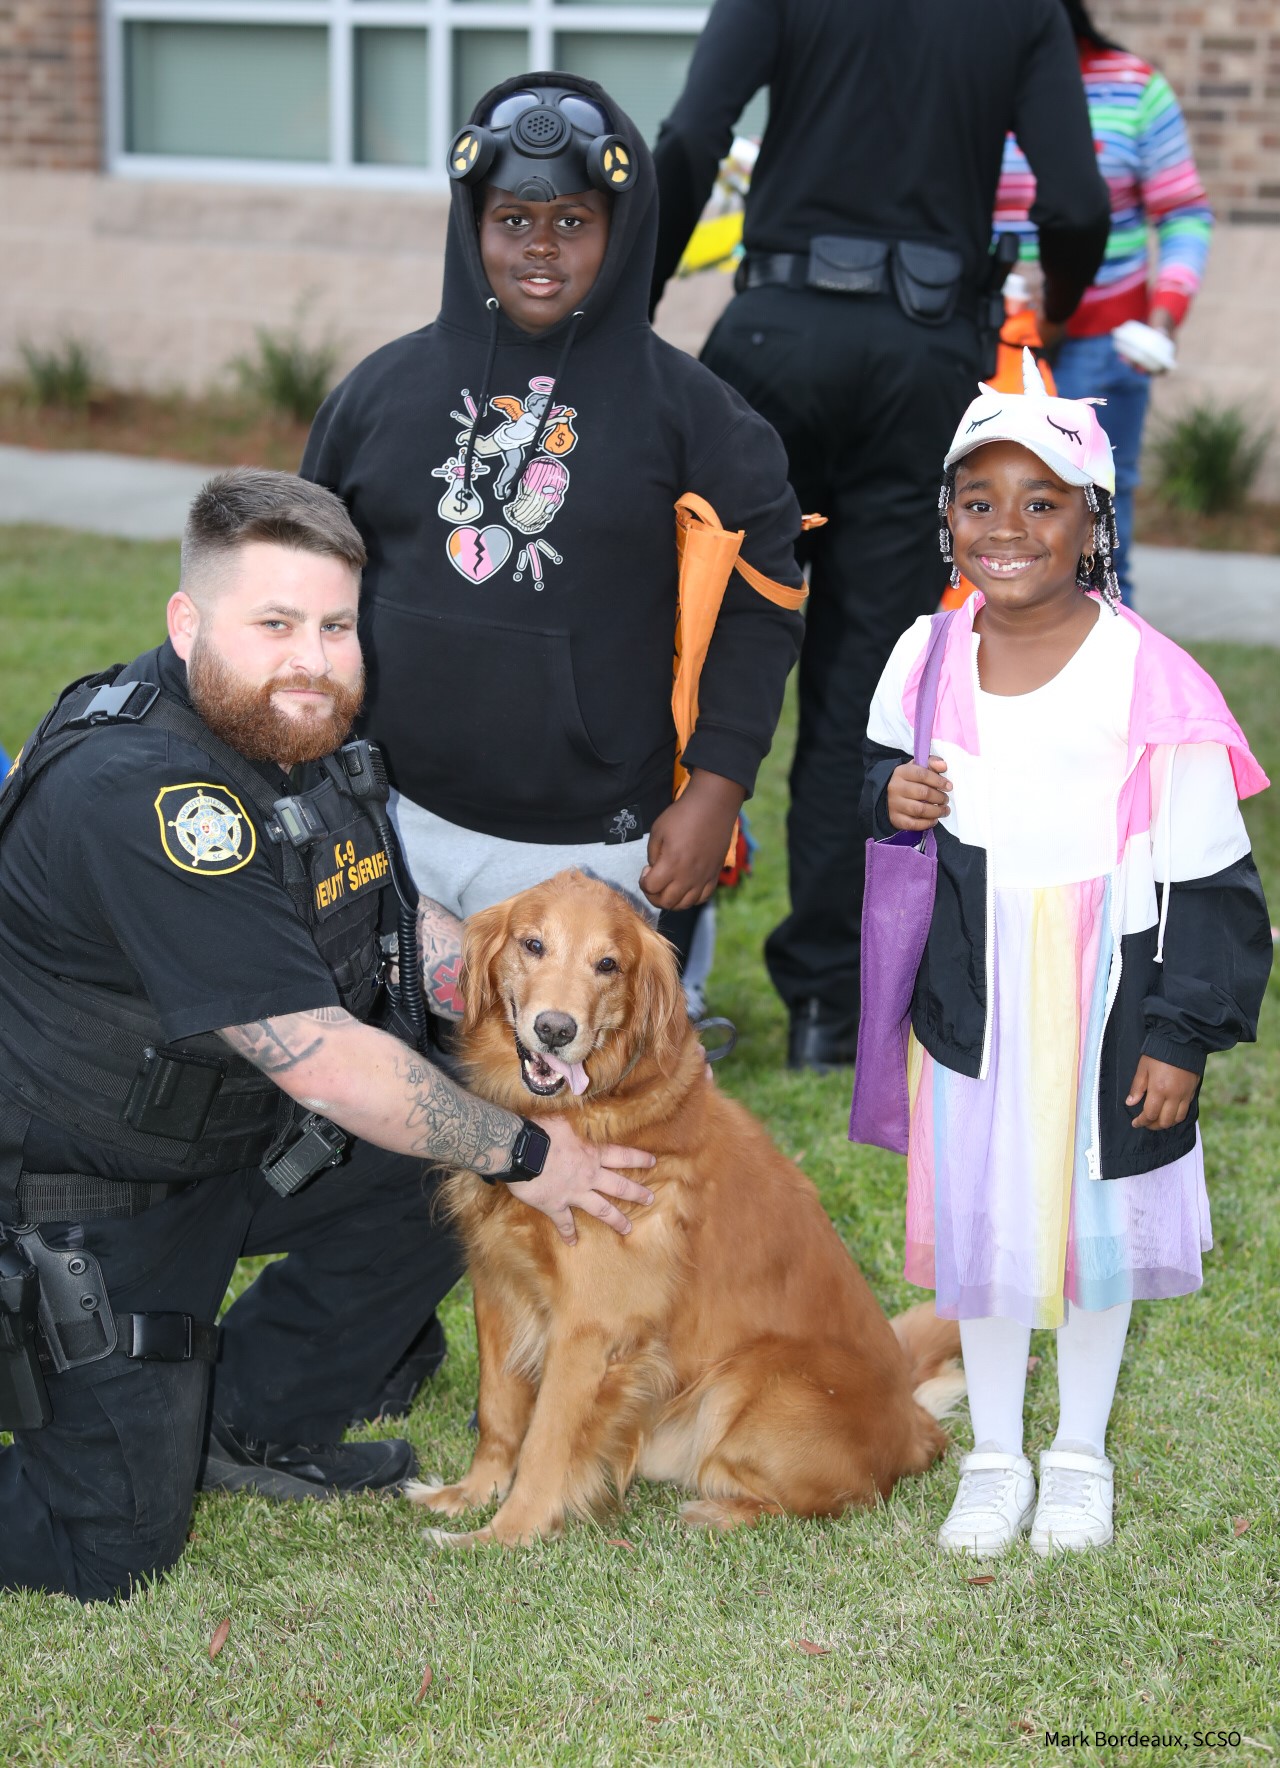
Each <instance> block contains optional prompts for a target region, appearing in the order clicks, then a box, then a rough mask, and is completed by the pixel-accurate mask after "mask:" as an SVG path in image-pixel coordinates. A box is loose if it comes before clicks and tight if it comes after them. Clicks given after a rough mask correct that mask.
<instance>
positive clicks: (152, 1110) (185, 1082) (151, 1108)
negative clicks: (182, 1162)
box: [123, 1046, 227, 1142]
mask: <svg viewBox="0 0 1280 1768" xmlns="http://www.w3.org/2000/svg"><path fill="white" fill-rule="evenodd" d="M226 1074H227V1064H226V1063H225V1062H223V1061H222V1060H220V1059H219V1058H218V1057H217V1056H197V1055H195V1054H194V1053H193V1052H191V1051H189V1050H178V1049H170V1048H169V1047H167V1046H166V1047H165V1048H164V1049H160V1050H156V1049H151V1048H147V1049H146V1050H144V1051H143V1053H142V1064H141V1066H140V1067H139V1069H138V1072H137V1075H136V1077H135V1078H134V1082H133V1085H132V1087H130V1089H129V1097H128V1098H127V1099H126V1100H125V1104H124V1113H123V1116H124V1121H125V1122H126V1123H127V1124H128V1125H129V1128H130V1129H134V1130H143V1131H145V1132H146V1134H147V1135H149V1136H169V1137H172V1139H173V1140H174V1141H175V1142H198V1141H199V1140H200V1138H201V1136H202V1135H203V1134H204V1132H205V1128H206V1126H207V1125H208V1122H209V1113H210V1112H211V1111H212V1110H213V1102H214V1100H215V1099H216V1098H217V1096H218V1092H219V1089H220V1088H221V1086H222V1083H223V1081H224V1079H225V1078H226Z"/></svg>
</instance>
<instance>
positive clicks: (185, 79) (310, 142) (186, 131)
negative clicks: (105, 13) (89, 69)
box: [125, 22, 329, 160]
mask: <svg viewBox="0 0 1280 1768" xmlns="http://www.w3.org/2000/svg"><path fill="white" fill-rule="evenodd" d="M126 30H127V33H128V35H127V38H126V45H125V62H126V73H125V78H126V102H125V113H126V114H125V140H126V142H127V145H128V148H129V151H130V152H131V153H167V154H193V155H201V156H204V155H210V154H212V155H217V156H219V157H234V158H235V159H244V160H327V159H328V157H329V43H328V32H327V31H326V30H325V29H324V28H323V26H313V25H207V24H150V23H141V22H135V23H132V24H129V25H128V26H126Z"/></svg>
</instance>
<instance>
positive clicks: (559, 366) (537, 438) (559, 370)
mask: <svg viewBox="0 0 1280 1768" xmlns="http://www.w3.org/2000/svg"><path fill="white" fill-rule="evenodd" d="M581 318H582V309H581V307H579V308H578V309H577V310H576V312H574V313H573V314H571V315H570V318H569V329H568V331H567V332H566V333H565V338H564V348H563V349H562V350H561V352H560V360H559V362H557V363H556V369H555V373H554V374H553V375H552V377H551V391H550V392H549V393H548V394H547V403H546V406H545V407H544V409H543V413H542V416H541V417H540V418H539V419H538V427H537V429H536V430H535V431H534V432H533V445H532V447H531V448H530V449H529V459H530V460H533V459H534V458H535V457H536V455H537V452H538V444H539V443H540V442H541V441H542V432H543V431H544V430H545V429H546V427H547V421H548V419H549V418H550V416H551V407H552V404H553V402H554V400H555V396H556V388H557V387H558V386H559V384H560V377H561V375H562V374H563V373H564V367H565V363H566V362H568V360H569V352H570V350H572V348H573V340H574V336H575V334H576V332H577V329H578V321H579V320H580V319H581Z"/></svg>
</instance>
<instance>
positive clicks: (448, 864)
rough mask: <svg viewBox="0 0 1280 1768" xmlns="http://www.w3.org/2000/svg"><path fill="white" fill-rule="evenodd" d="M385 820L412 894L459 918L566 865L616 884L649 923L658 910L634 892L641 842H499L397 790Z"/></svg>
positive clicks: (644, 850) (645, 847) (641, 863)
mask: <svg viewBox="0 0 1280 1768" xmlns="http://www.w3.org/2000/svg"><path fill="white" fill-rule="evenodd" d="M391 816H392V820H393V821H394V823H395V825H396V829H397V831H398V832H399V835H400V841H401V844H402V846H403V847H404V851H405V857H406V858H407V859H408V861H409V870H410V871H411V872H412V873H413V879H414V882H415V884H416V885H417V886H418V889H419V890H420V891H421V892H422V894H423V895H424V896H429V897H431V898H432V900H433V901H435V902H438V903H439V904H440V906H441V908H446V909H448V910H449V911H450V912H451V913H452V914H455V915H457V916H458V917H459V918H460V919H462V920H465V919H466V918H467V916H468V915H474V914H475V913H476V912H477V910H479V909H487V908H489V907H491V906H492V904H493V903H495V902H503V901H505V900H506V898H507V897H508V896H515V895H516V894H517V893H518V892H519V891H521V890H527V889H528V888H529V887H530V885H532V884H541V883H543V882H544V881H545V880H546V879H547V878H551V877H554V876H555V874H556V873H557V872H563V871H565V870H566V869H567V868H568V867H569V866H581V867H582V868H583V869H584V870H587V871H592V872H594V873H595V874H596V876H597V877H599V878H604V879H605V880H606V881H607V882H608V883H610V884H617V885H619V886H620V887H621V888H622V889H623V890H626V891H628V892H630V894H631V895H632V896H634V897H635V899H636V906H637V908H641V909H643V910H644V912H645V913H646V914H647V915H648V916H649V918H650V920H651V921H656V920H657V918H658V911H657V910H656V909H655V908H653V907H652V905H651V904H649V903H648V902H647V901H646V900H645V898H644V897H643V896H642V895H641V893H640V873H641V872H642V871H643V870H644V867H645V864H646V863H647V861H648V857H649V843H648V841H647V840H644V839H641V840H639V841H623V842H609V841H583V842H580V843H578V844H576V845H568V846H564V845H560V844H558V843H556V842H541V841H505V840H503V838H502V837H501V836H500V835H481V834H479V833H477V831H476V830H475V829H462V828H459V827H458V825H457V824H456V823H448V822H446V821H445V819H444V818H443V817H440V816H436V815H435V813H434V812H433V811H430V810H424V809H423V807H422V806H421V805H420V804H414V803H413V801H412V800H411V799H409V798H405V797H404V796H403V795H402V794H401V793H396V794H395V796H394V797H393V798H392V801H391Z"/></svg>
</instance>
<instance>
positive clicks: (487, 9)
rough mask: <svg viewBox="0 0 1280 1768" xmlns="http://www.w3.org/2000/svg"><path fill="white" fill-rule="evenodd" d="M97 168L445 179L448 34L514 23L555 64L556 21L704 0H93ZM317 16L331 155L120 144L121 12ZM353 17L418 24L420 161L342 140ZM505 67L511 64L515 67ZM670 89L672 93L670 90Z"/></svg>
mask: <svg viewBox="0 0 1280 1768" xmlns="http://www.w3.org/2000/svg"><path fill="white" fill-rule="evenodd" d="M100 4H101V8H102V14H101V16H102V45H103V97H104V101H105V102H104V106H103V111H104V117H105V134H106V140H105V159H106V167H107V170H108V171H109V172H110V173H112V174H114V175H115V176H117V177H121V178H170V179H188V180H198V181H216V182H219V183H227V184H230V183H246V184H322V185H346V186H355V187H361V186H363V187H372V188H375V189H379V190H445V189H447V188H448V184H449V180H448V177H447V175H446V173H445V172H444V170H443V166H444V162H445V156H446V154H447V152H448V148H449V142H450V139H451V136H452V127H451V119H452V115H453V103H452V99H453V93H452V82H453V33H454V31H455V30H460V31H461V30H469V31H474V30H477V29H480V28H482V27H484V26H492V27H493V28H494V29H498V30H503V29H505V30H524V31H527V32H528V35H529V46H530V63H529V65H530V66H531V67H535V68H539V67H543V68H545V67H553V66H554V65H555V64H554V62H553V60H552V56H553V54H554V50H555V37H556V33H557V32H564V31H584V32H585V31H592V32H597V33H601V34H614V33H617V34H631V33H641V34H643V35H654V36H667V35H681V34H688V35H689V36H690V37H695V36H697V34H698V33H699V32H700V31H701V29H702V27H703V25H704V24H705V23H706V19H707V12H708V7H706V6H645V5H635V6H630V5H620V6H592V5H590V4H584V5H578V4H572V3H569V0H100ZM142 20H146V21H151V22H157V23H162V24H261V25H282V24H283V25H289V24H293V25H321V26H325V27H327V28H328V31H329V158H328V160H326V161H315V160H305V161H303V160H253V159H230V158H223V157H220V156H219V157H214V158H205V157H200V158H193V157H186V156H181V155H177V154H145V153H130V152H128V151H127V150H126V148H125V75H124V42H125V29H126V26H127V25H129V24H130V23H134V22H138V21H142ZM361 25H400V26H407V27H412V28H418V27H423V26H425V27H426V29H427V30H428V32H429V33H430V35H429V48H428V55H427V86H428V91H427V115H428V119H429V126H428V140H427V159H428V164H427V166H425V167H418V166H413V167H409V166H371V165H362V164H360V163H358V162H357V161H356V159H355V157H354V152H355V144H354V141H353V139H352V134H353V120H354V112H355V104H354V73H355V40H354V36H353V32H354V31H355V30H356V29H357V28H358V27H359V26H361ZM512 71H513V72H519V71H520V70H518V69H513V70H512ZM673 97H674V94H673Z"/></svg>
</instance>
